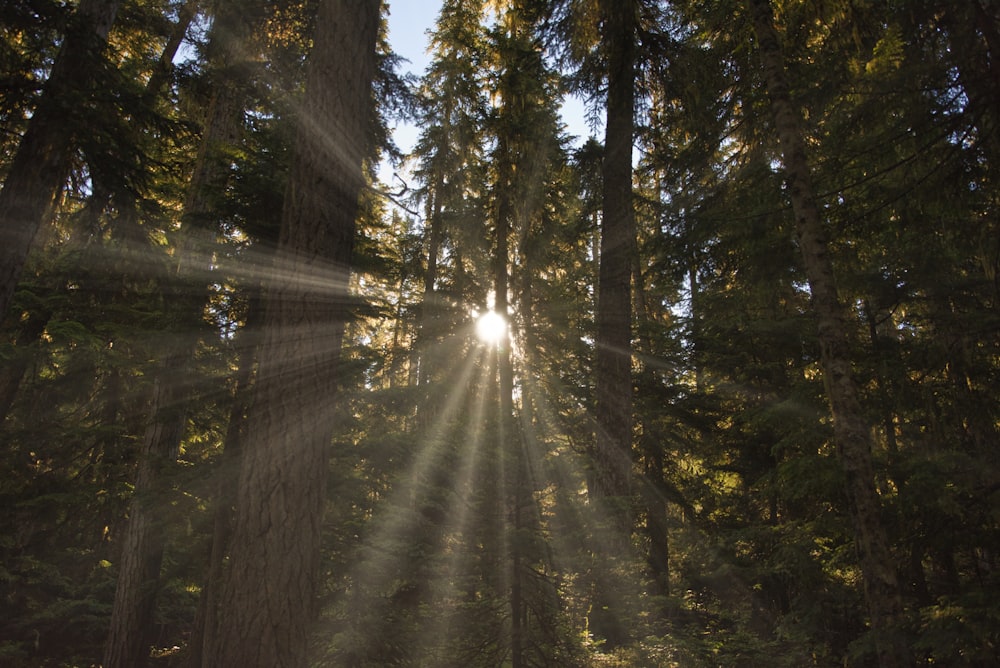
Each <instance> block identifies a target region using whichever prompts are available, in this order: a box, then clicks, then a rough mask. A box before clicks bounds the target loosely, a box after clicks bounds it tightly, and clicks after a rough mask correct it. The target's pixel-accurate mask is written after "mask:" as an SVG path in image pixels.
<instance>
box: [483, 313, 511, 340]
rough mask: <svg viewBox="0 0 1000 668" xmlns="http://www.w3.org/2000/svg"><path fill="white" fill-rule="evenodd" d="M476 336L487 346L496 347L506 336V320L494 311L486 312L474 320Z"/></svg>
mask: <svg viewBox="0 0 1000 668" xmlns="http://www.w3.org/2000/svg"><path fill="white" fill-rule="evenodd" d="M476 336H477V337H479V340H480V341H482V342H483V343H485V344H487V345H491V346H493V345H497V344H499V343H500V342H501V341H503V339H504V337H505V336H507V319H506V318H504V317H503V316H502V315H500V314H499V313H497V312H496V311H487V312H486V313H484V314H482V315H481V316H479V318H478V319H477V320H476Z"/></svg>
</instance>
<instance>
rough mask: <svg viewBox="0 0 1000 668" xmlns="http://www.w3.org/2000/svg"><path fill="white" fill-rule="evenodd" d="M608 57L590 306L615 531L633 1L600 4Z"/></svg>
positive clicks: (603, 483)
mask: <svg viewBox="0 0 1000 668" xmlns="http://www.w3.org/2000/svg"><path fill="white" fill-rule="evenodd" d="M602 7H603V8H604V9H603V11H604V16H605V23H606V26H607V34H606V36H605V40H606V41H607V48H608V51H609V66H610V71H609V75H608V105H607V106H608V109H607V129H606V134H605V151H604V165H603V175H604V191H603V212H602V218H601V253H600V268H599V277H598V299H597V352H596V398H597V413H596V418H597V434H596V447H595V459H596V468H597V471H596V472H595V473H596V477H595V482H596V489H595V490H593V491H595V492H596V494H597V496H598V497H600V498H605V499H608V498H611V499H617V501H616V502H615V503H614V505H616V506H617V512H616V524H617V525H618V528H619V529H620V530H621V531H622V532H624V534H625V535H626V536H627V535H628V534H629V533H630V532H631V518H630V514H629V512H628V508H627V505H628V504H627V499H628V497H629V495H630V494H631V467H632V456H631V441H632V289H631V281H632V272H631V252H632V247H633V244H634V241H633V237H634V236H635V214H634V211H633V203H632V140H633V134H634V113H635V88H634V87H635V29H636V26H635V21H636V16H635V13H636V8H635V5H634V2H631V1H630V2H626V3H618V2H611V1H606V2H604V3H603V5H602Z"/></svg>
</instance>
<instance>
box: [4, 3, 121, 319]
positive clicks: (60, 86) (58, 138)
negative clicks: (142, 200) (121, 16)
mask: <svg viewBox="0 0 1000 668" xmlns="http://www.w3.org/2000/svg"><path fill="white" fill-rule="evenodd" d="M120 5H121V0H81V2H80V4H79V6H78V7H77V10H76V12H75V13H74V15H73V17H72V18H71V20H70V24H69V27H68V28H67V31H66V37H65V40H64V41H63V45H62V48H60V49H59V54H58V55H57V56H56V60H55V63H53V65H52V73H51V74H50V75H49V78H48V80H47V81H46V82H45V88H44V90H43V91H42V96H41V98H40V99H39V101H38V106H37V107H36V108H35V110H34V113H33V114H32V117H31V121H30V122H29V123H28V128H27V130H26V131H25V133H24V136H23V137H22V138H21V143H20V144H19V145H18V148H17V152H16V153H15V154H14V158H13V160H12V161H11V164H10V171H9V172H8V174H7V179H6V181H5V182H4V186H3V190H0V316H3V315H4V314H6V313H7V309H8V308H9V307H10V301H11V298H12V297H13V295H14V290H15V288H16V287H17V283H18V280H20V277H21V272H22V271H23V270H24V264H25V261H26V260H27V257H28V251H29V250H30V248H31V244H32V241H33V240H34V238H35V235H36V234H37V233H38V230H39V229H40V228H41V226H42V223H43V222H44V220H45V218H46V217H47V216H48V215H49V213H50V211H51V209H52V206H53V204H54V203H55V200H56V197H57V196H58V194H59V191H60V190H61V189H62V186H63V183H64V182H65V180H66V177H67V175H68V174H69V169H70V167H69V160H70V152H71V148H72V142H73V124H72V118H73V116H74V114H75V112H74V108H73V107H74V105H78V104H90V103H91V100H90V99H89V98H90V93H91V92H92V91H90V90H88V87H89V86H91V85H93V82H94V81H95V79H96V80H100V77H95V72H96V71H99V70H100V69H102V68H103V67H105V66H106V63H104V58H103V52H104V48H105V47H106V46H107V41H108V33H109V32H110V30H111V24H112V23H113V22H114V19H115V15H116V14H117V13H118V8H119V6H120Z"/></svg>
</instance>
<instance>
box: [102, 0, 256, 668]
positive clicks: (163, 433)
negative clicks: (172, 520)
mask: <svg viewBox="0 0 1000 668" xmlns="http://www.w3.org/2000/svg"><path fill="white" fill-rule="evenodd" d="M230 14H232V12H231V11H230ZM182 18H183V19H185V20H190V17H188V16H187V12H185V14H184V16H183V17H182ZM217 21H222V22H223V23H224V25H226V26H227V27H226V32H227V38H229V39H227V42H228V43H229V45H230V48H229V49H228V51H229V53H228V54H227V55H225V56H223V60H224V61H225V62H223V63H221V65H222V66H223V68H226V67H230V66H232V62H230V61H232V60H234V59H235V58H236V53H237V52H236V46H237V45H236V44H235V43H233V40H232V39H231V36H232V34H236V33H235V31H234V30H233V27H234V26H235V25H236V23H237V19H235V17H233V16H231V15H230V16H225V15H223V16H222V17H221V18H220V17H217ZM215 33H216V35H217V33H218V31H215ZM174 41H175V40H172V41H171V43H170V44H168V46H167V49H168V50H170V49H176V46H174V45H173V43H174ZM216 65H219V63H216ZM161 85H162V82H161V81H156V80H151V81H150V86H157V87H158V86H161ZM237 86H238V84H235V82H233V81H231V80H229V79H228V78H227V77H226V76H225V75H224V76H223V77H222V78H221V80H220V81H218V82H217V83H216V88H215V91H214V94H213V96H212V99H211V102H210V103H209V108H208V115H207V118H206V121H205V127H204V132H203V136H202V142H201V146H200V147H199V154H198V160H197V161H196V164H195V169H194V172H193V174H192V177H191V182H190V183H189V184H188V188H187V196H186V198H185V202H184V227H183V228H182V230H181V238H180V242H179V244H178V246H179V247H178V249H177V253H176V255H177V258H178V261H177V268H176V271H175V275H174V276H172V277H171V282H172V285H168V286H167V289H166V292H167V293H168V294H169V295H170V299H169V300H168V308H169V309H170V312H171V314H172V315H171V323H172V325H171V326H172V328H173V331H172V332H171V334H172V336H171V337H170V339H171V340H170V342H169V344H168V345H169V350H168V351H167V352H166V354H165V355H164V358H163V360H162V361H161V362H160V365H159V368H158V369H157V371H156V374H157V378H156V384H155V389H154V392H153V396H152V402H151V404H150V408H149V410H150V414H151V417H150V422H149V426H148V427H147V428H146V431H145V433H144V435H143V446H142V451H141V452H140V455H139V457H140V464H139V474H138V476H137V478H136V482H135V489H136V496H135V498H134V499H133V500H132V502H131V503H130V505H129V517H128V523H127V524H126V528H125V535H124V538H123V547H122V554H121V560H120V566H119V577H118V582H117V586H116V589H115V602H114V606H113V608H112V614H111V630H110V633H109V636H108V642H107V645H106V646H105V655H104V666H105V668H129V667H133V666H141V665H144V664H145V663H146V661H147V659H148V655H149V639H150V630H151V627H152V621H153V613H154V611H155V607H156V591H157V589H158V588H159V577H160V564H161V562H162V560H163V550H164V547H165V545H164V538H163V535H162V533H163V519H164V517H165V516H166V514H165V513H164V509H163V508H162V507H157V506H156V505H155V503H156V502H157V501H158V500H159V499H160V497H162V494H163V492H162V490H161V488H162V487H163V486H164V484H165V483H164V481H163V480H162V478H163V476H164V473H165V469H166V468H167V467H168V466H169V465H170V464H171V463H172V462H174V461H175V460H176V459H177V455H178V453H179V452H180V444H181V439H182V438H183V436H184V428H185V424H186V420H187V412H188V410H189V408H190V405H191V402H192V401H194V400H195V399H196V397H195V396H194V393H193V392H192V391H191V388H190V386H189V383H190V379H191V377H192V373H193V368H192V360H193V359H194V357H195V353H196V351H197V346H198V341H199V340H200V338H201V336H202V335H203V333H204V332H203V330H204V328H205V323H204V320H203V318H202V315H201V314H202V313H203V311H204V306H205V301H206V299H207V290H208V288H207V281H208V273H209V262H208V261H207V258H208V257H209V256H210V253H208V252H206V251H205V249H203V248H200V247H199V239H200V238H201V237H202V236H203V233H204V230H205V228H206V227H208V225H207V222H208V221H209V220H210V219H211V216H212V210H213V207H212V197H213V193H215V192H217V191H218V190H219V189H220V188H221V186H222V184H223V183H224V181H225V179H226V176H227V174H228V167H227V164H226V162H225V161H224V160H223V159H221V158H220V151H224V150H225V148H226V147H228V146H231V145H233V143H234V141H235V138H236V127H237V124H238V119H239V114H240V113H241V112H242V109H243V105H242V100H241V98H240V96H239V95H238V94H237ZM147 92H148V93H149V94H150V95H153V94H155V90H152V91H151V90H150V89H149V88H147ZM211 236H213V237H214V233H212V234H211Z"/></svg>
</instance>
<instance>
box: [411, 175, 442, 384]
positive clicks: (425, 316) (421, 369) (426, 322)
mask: <svg viewBox="0 0 1000 668" xmlns="http://www.w3.org/2000/svg"><path fill="white" fill-rule="evenodd" d="M443 190H444V175H443V174H441V172H440V170H438V171H435V173H434V190H433V192H432V194H431V205H430V216H429V220H428V221H427V222H428V224H429V226H430V233H429V234H428V238H427V271H425V272H424V294H423V298H422V300H421V302H420V303H421V311H420V332H419V334H418V342H419V345H418V346H417V349H418V354H419V358H418V362H417V364H418V366H417V385H420V386H426V385H427V382H428V380H429V379H430V377H431V371H432V370H431V366H432V362H431V360H432V358H433V355H432V353H431V348H432V346H433V342H434V340H435V339H436V338H437V334H438V332H437V331H436V328H435V326H434V320H435V318H436V316H437V314H438V313H439V309H438V306H437V304H436V303H435V301H434V284H435V282H436V281H437V273H438V271H437V267H438V255H440V253H441V241H442V240H443V239H444V224H443V222H442V220H441V199H442V198H443V197H444V194H443Z"/></svg>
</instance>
